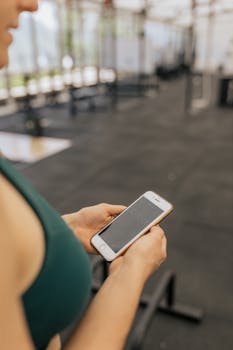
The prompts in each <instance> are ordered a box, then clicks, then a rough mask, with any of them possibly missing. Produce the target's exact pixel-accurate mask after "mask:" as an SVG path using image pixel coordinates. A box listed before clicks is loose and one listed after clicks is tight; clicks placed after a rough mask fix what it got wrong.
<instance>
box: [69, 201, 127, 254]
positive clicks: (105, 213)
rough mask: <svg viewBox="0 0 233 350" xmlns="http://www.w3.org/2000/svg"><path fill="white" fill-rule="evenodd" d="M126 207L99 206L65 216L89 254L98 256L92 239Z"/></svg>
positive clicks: (104, 204) (103, 204)
mask: <svg viewBox="0 0 233 350" xmlns="http://www.w3.org/2000/svg"><path fill="white" fill-rule="evenodd" d="M125 209H126V207H125V206H123V205H111V204H106V203H102V204H98V205H95V206H92V207H87V208H83V209H81V210H79V211H78V212H76V213H72V214H67V215H64V216H63V219H64V220H65V222H66V224H67V225H68V226H69V227H70V228H71V230H72V231H73V232H74V234H75V236H76V237H77V238H78V239H79V241H80V242H81V243H82V245H83V246H84V248H85V250H86V251H87V253H90V254H98V252H97V251H96V250H95V248H94V247H93V246H92V245H91V244H90V239H91V238H92V236H94V234H95V233H97V232H98V231H99V230H100V229H101V228H103V227H104V226H105V225H107V224H108V223H109V222H111V221H112V220H113V219H114V218H115V217H116V216H117V215H119V214H120V213H121V212H122V211H123V210H125Z"/></svg>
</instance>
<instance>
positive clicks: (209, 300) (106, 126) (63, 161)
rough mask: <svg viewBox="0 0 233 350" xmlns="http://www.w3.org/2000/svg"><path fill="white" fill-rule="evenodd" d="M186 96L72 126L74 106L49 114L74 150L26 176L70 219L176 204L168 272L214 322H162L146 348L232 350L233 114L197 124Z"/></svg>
mask: <svg viewBox="0 0 233 350" xmlns="http://www.w3.org/2000/svg"><path fill="white" fill-rule="evenodd" d="M183 95H184V82H183V80H177V81H173V82H168V83H167V84H166V85H165V86H164V88H163V89H162V91H161V93H160V94H159V96H157V97H156V98H138V99H131V100H126V101H123V102H120V104H119V108H118V110H117V111H115V112H110V111H107V112H103V111H102V112H98V113H96V114H89V113H86V114H85V113H81V114H79V115H78V116H77V118H76V119H75V120H70V119H69V118H68V116H67V109H66V106H63V107H62V108H60V109H59V108H57V109H56V108H54V109H44V110H42V111H41V113H42V114H43V116H45V117H47V118H49V119H50V121H51V123H50V125H49V127H48V129H47V131H46V134H47V135H51V136H55V135H57V136H59V137H61V136H63V137H69V138H72V139H73V142H74V146H73V147H72V148H71V149H69V150H66V151H64V152H62V153H60V154H57V155H55V156H53V157H51V158H49V159H45V160H43V161H41V162H38V163H37V164H34V165H31V166H30V167H26V168H24V169H23V172H24V174H25V175H26V176H27V177H28V178H29V179H30V180H31V181H32V182H33V184H34V185H35V186H36V187H37V188H38V190H40V191H41V192H42V194H43V195H44V196H45V197H46V198H47V199H48V200H49V201H50V202H51V203H52V204H53V205H54V206H55V207H56V208H57V209H58V210H59V211H60V212H61V213H64V212H70V211H72V210H77V209H79V208H81V207H83V206H88V205H92V204H95V203H98V202H110V203H116V204H118V203H122V204H129V203H130V202H131V201H133V200H134V199H136V198H137V196H138V195H140V194H141V193H143V192H144V191H146V190H148V189H152V190H155V191H157V192H158V193H160V194H161V195H163V196H164V197H165V198H167V199H168V200H170V201H171V202H172V203H174V206H175V211H174V213H173V214H172V215H171V216H170V217H169V219H167V221H166V222H165V223H164V224H163V225H162V226H163V227H164V228H165V230H166V233H167V237H168V244H169V245H168V260H167V262H166V263H165V265H164V266H163V268H162V271H164V270H165V269H168V268H171V269H172V270H174V271H176V272H177V276H178V285H177V300H178V301H179V302H183V303H186V304H188V305H192V306H198V307H201V308H203V309H204V312H205V318H204V321H203V323H202V324H200V325H195V324H192V323H188V322H186V321H183V320H179V319H175V318H171V317H169V316H165V315H162V314H156V315H155V316H154V318H153V321H152V323H151V326H150V328H149V329H148V333H147V336H146V338H145V341H144V345H143V349H142V350H154V349H170V350H177V349H178V350H187V349H189V350H207V349H209V350H230V349H232V348H233V302H232V300H233V299H232V296H233V272H232V268H233V232H232V228H233V215H232V214H233V153H232V151H233V110H232V109H212V110H208V111H204V112H202V113H200V114H198V115H195V116H187V115H185V114H184V112H183ZM4 123H5V124H4V125H3V124H1V122H0V129H1V130H11V129H12V130H14V131H17V128H18V126H17V125H20V124H19V122H16V119H15V117H14V118H13V119H12V120H11V123H10V124H11V125H10V124H9V123H6V120H5V121H4ZM17 123H18V124H17ZM16 124H17V125H16ZM1 125H2V127H1ZM19 128H20V127H19ZM160 273H161V272H160ZM157 276H158V275H155V276H153V279H154V280H156V279H157ZM149 286H150V284H149ZM148 288H149V287H148Z"/></svg>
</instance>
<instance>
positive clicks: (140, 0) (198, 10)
mask: <svg viewBox="0 0 233 350" xmlns="http://www.w3.org/2000/svg"><path fill="white" fill-rule="evenodd" d="M192 2H193V3H195V5H196V6H195V14H196V16H197V17H198V18H199V17H206V16H208V14H209V12H210V9H211V10H212V11H213V13H214V14H215V15H216V16H219V15H222V14H226V13H227V14H228V15H232V18H233V0H195V1H192V0H114V4H115V6H116V7H119V8H128V9H131V10H134V11H140V10H142V9H143V8H145V7H146V8H147V9H148V13H149V16H150V17H152V18H155V19H159V20H162V21H171V22H173V23H175V24H179V25H184V26H186V25H189V24H190V23H191V20H192ZM211 3H212V6H210V4H211Z"/></svg>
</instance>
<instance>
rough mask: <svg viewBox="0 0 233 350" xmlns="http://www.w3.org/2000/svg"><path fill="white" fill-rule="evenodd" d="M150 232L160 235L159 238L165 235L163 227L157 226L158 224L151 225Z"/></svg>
mask: <svg viewBox="0 0 233 350" xmlns="http://www.w3.org/2000/svg"><path fill="white" fill-rule="evenodd" d="M150 232H152V233H153V234H156V235H157V236H158V237H160V238H161V239H162V238H163V237H165V234H164V231H163V229H162V228H161V227H160V226H159V225H156V226H153V227H152V228H151V229H150Z"/></svg>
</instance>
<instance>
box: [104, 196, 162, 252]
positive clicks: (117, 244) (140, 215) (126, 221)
mask: <svg viewBox="0 0 233 350" xmlns="http://www.w3.org/2000/svg"><path fill="white" fill-rule="evenodd" d="M162 213H163V210H162V209H161V208H159V207H157V206H156V205H155V204H153V203H151V202H150V201H149V200H148V199H146V198H145V197H141V198H140V199H139V200H138V201H137V202H136V203H135V204H133V205H132V206H131V207H130V208H129V209H127V210H126V211H125V212H124V213H123V214H122V215H120V216H119V218H117V219H116V220H115V221H113V222H112V223H111V224H110V225H109V226H107V227H106V228H105V229H104V230H103V231H102V232H101V233H100V234H99V236H100V237H101V238H102V239H103V240H104V241H105V242H106V243H107V244H108V245H109V247H110V248H111V249H112V250H113V251H114V252H115V253H117V252H118V251H119V250H120V249H121V248H123V247H124V246H125V245H126V244H127V243H128V242H129V241H130V240H131V239H132V238H134V237H135V236H137V234H139V233H140V232H141V231H142V230H143V229H144V228H145V227H146V226H148V225H149V224H150V223H151V222H152V221H153V220H155V219H156V218H157V217H158V216H159V215H160V214H162Z"/></svg>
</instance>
